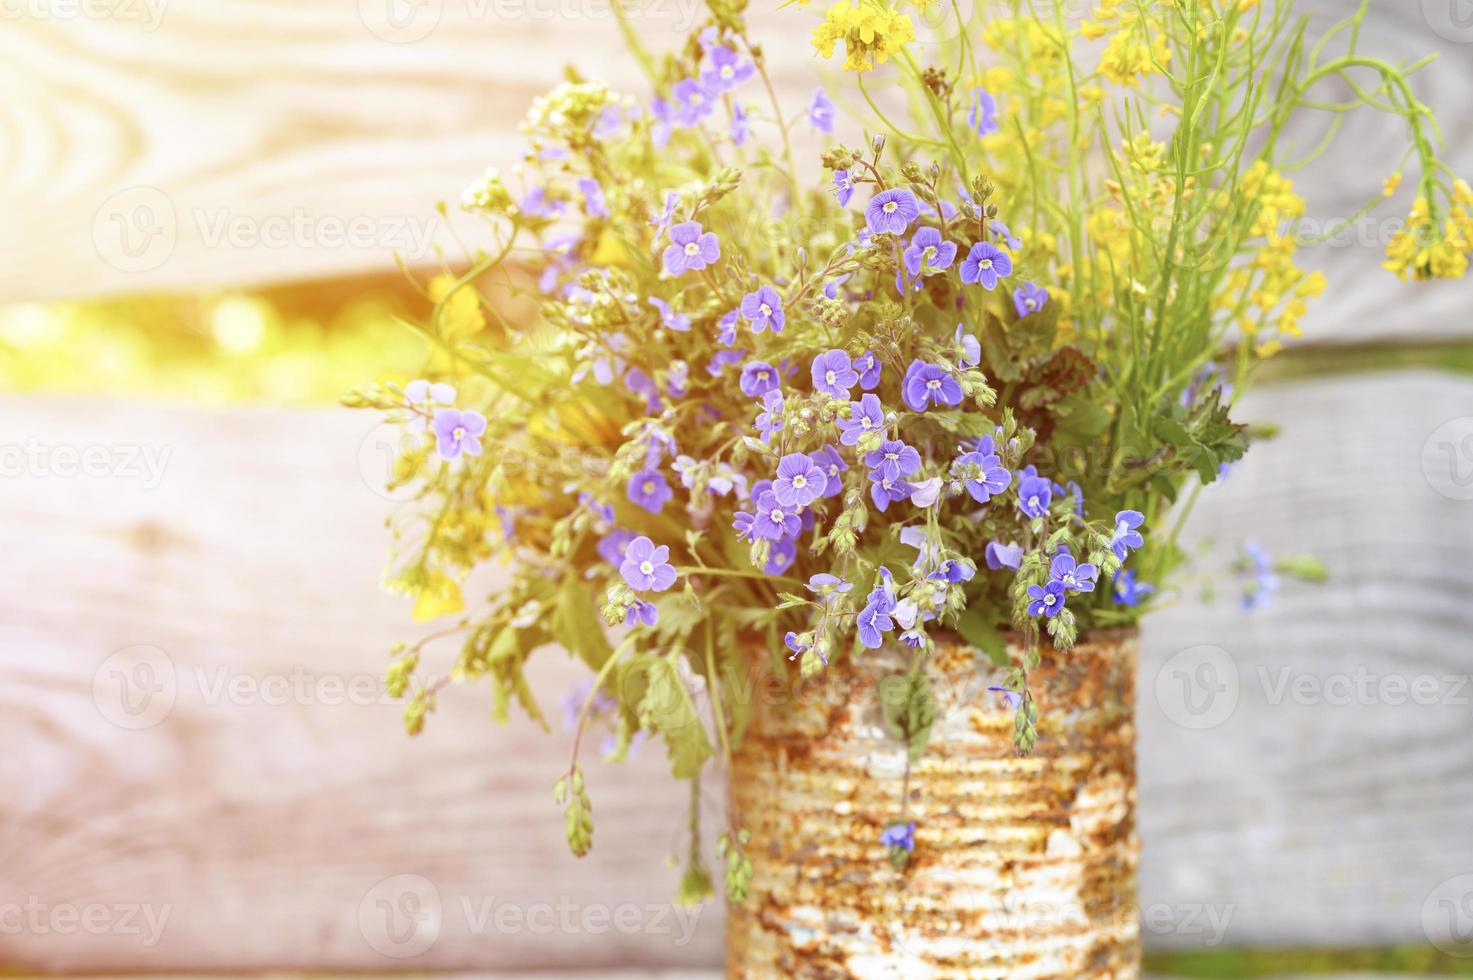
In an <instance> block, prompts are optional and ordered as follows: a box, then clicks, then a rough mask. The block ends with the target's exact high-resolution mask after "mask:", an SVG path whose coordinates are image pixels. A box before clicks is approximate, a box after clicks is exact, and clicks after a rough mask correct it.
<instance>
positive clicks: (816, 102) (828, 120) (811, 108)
mask: <svg viewBox="0 0 1473 980" xmlns="http://www.w3.org/2000/svg"><path fill="white" fill-rule="evenodd" d="M808 124H809V125H810V126H812V127H813V128H814V129H816V130H818V131H819V132H820V133H832V132H833V131H834V104H833V103H832V102H830V101H829V97H828V94H827V93H826V92H824V90H823V86H822V85H820V86H819V87H818V88H816V89H814V90H813V101H812V102H810V103H809V104H808Z"/></svg>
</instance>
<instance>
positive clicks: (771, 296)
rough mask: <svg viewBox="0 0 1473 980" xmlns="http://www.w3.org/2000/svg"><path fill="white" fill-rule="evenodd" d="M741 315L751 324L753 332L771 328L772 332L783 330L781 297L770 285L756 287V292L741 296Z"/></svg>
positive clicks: (783, 320) (783, 318) (783, 319)
mask: <svg viewBox="0 0 1473 980" xmlns="http://www.w3.org/2000/svg"><path fill="white" fill-rule="evenodd" d="M742 317H743V318H744V319H746V320H749V321H750V322H751V324H752V332H753V333H761V332H762V331H764V330H766V329H768V328H769V327H771V328H772V332H773V333H782V332H783V323H784V322H786V319H785V317H784V315H783V298H782V297H781V296H779V295H778V293H777V290H776V289H773V288H772V287H771V286H761V287H758V289H757V291H756V292H752V293H748V294H747V295H745V296H743V297H742Z"/></svg>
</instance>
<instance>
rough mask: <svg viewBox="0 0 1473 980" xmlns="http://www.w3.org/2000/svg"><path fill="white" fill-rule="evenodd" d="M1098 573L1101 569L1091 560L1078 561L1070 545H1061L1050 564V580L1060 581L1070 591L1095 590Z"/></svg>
mask: <svg viewBox="0 0 1473 980" xmlns="http://www.w3.org/2000/svg"><path fill="white" fill-rule="evenodd" d="M1097 574H1099V570H1098V569H1097V568H1095V567H1094V566H1093V565H1091V564H1090V563H1089V562H1085V563H1084V564H1082V565H1081V564H1079V563H1078V562H1076V561H1075V560H1074V554H1073V553H1072V552H1071V551H1070V550H1069V549H1068V547H1060V548H1059V550H1058V552H1056V553H1055V554H1054V560H1053V561H1051V562H1049V566H1048V577H1049V581H1051V582H1058V583H1059V584H1060V585H1062V586H1063V587H1064V588H1066V589H1068V590H1069V591H1070V592H1093V591H1094V590H1095V576H1096V575H1097Z"/></svg>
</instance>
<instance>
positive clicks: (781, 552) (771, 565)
mask: <svg viewBox="0 0 1473 980" xmlns="http://www.w3.org/2000/svg"><path fill="white" fill-rule="evenodd" d="M797 557H798V542H796V541H794V540H793V539H792V538H783V539H782V540H781V541H774V542H773V543H772V546H771V547H770V548H768V549H767V564H766V565H763V566H762V571H763V572H764V573H765V574H767V575H781V574H782V573H783V572H786V571H787V570H788V569H790V568H792V567H793V562H794V561H795V560H796V559H797Z"/></svg>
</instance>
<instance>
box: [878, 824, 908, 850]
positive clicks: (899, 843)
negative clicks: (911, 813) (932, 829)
mask: <svg viewBox="0 0 1473 980" xmlns="http://www.w3.org/2000/svg"><path fill="white" fill-rule="evenodd" d="M880 843H881V844H883V845H885V846H886V847H898V848H900V849H901V850H902V851H904V852H905V853H907V854H909V853H911V852H912V851H914V850H915V849H916V822H915V821H914V820H912V821H910V822H909V823H892V824H890V825H889V826H887V827H886V828H885V829H884V830H882V831H880Z"/></svg>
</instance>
